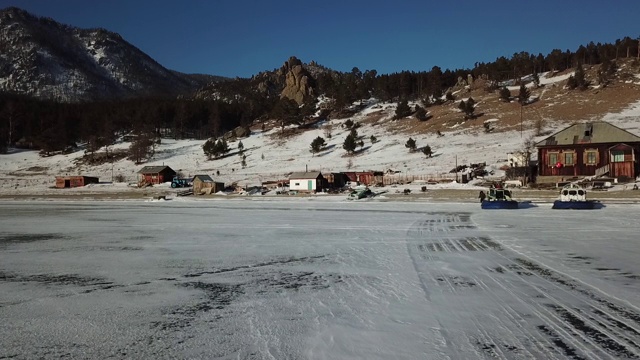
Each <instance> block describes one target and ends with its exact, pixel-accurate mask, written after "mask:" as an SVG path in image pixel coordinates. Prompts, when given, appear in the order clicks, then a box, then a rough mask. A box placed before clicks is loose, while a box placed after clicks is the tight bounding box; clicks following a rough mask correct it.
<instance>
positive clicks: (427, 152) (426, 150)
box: [422, 145, 433, 158]
mask: <svg viewBox="0 0 640 360" xmlns="http://www.w3.org/2000/svg"><path fill="white" fill-rule="evenodd" d="M422 153H423V154H424V155H425V156H426V157H429V158H430V157H431V156H433V152H432V151H431V146H429V145H427V146H425V147H424V148H422Z"/></svg>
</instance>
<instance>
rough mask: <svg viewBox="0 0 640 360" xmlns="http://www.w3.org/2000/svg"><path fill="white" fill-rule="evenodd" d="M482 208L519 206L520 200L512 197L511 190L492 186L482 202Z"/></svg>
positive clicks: (509, 208) (514, 207)
mask: <svg viewBox="0 0 640 360" xmlns="http://www.w3.org/2000/svg"><path fill="white" fill-rule="evenodd" d="M480 207H481V208H482V209H507V210H513V209H517V208H518V202H517V201H516V200H513V198H512V197H511V191H509V190H507V189H502V188H496V187H494V186H492V187H491V188H490V189H489V194H488V195H487V197H486V199H482V201H481V202H480Z"/></svg>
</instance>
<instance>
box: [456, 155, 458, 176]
mask: <svg viewBox="0 0 640 360" xmlns="http://www.w3.org/2000/svg"><path fill="white" fill-rule="evenodd" d="M456 182H458V155H456Z"/></svg>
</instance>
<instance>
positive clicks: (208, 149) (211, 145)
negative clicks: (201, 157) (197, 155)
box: [202, 139, 216, 160]
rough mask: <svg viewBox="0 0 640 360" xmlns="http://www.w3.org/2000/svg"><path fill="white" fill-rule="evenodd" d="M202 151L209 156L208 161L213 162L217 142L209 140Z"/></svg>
mask: <svg viewBox="0 0 640 360" xmlns="http://www.w3.org/2000/svg"><path fill="white" fill-rule="evenodd" d="M202 151H204V154H205V155H206V156H207V159H209V160H211V159H213V158H214V157H215V156H216V155H215V153H216V142H215V140H213V139H209V140H207V141H205V142H204V144H203V145H202Z"/></svg>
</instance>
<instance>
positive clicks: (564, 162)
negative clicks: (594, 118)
mask: <svg viewBox="0 0 640 360" xmlns="http://www.w3.org/2000/svg"><path fill="white" fill-rule="evenodd" d="M536 147H537V149H538V177H537V182H538V183H545V182H559V181H562V180H563V179H566V178H575V177H588V176H594V175H595V176H607V177H611V178H619V179H623V180H624V179H635V178H636V177H637V176H638V175H639V170H640V169H639V166H638V160H637V157H636V154H638V152H640V137H638V136H636V135H634V134H632V133H630V132H628V131H626V130H624V129H621V128H619V127H616V126H614V125H611V124H609V123H607V122H604V121H598V122H587V123H581V124H573V125H571V126H569V127H567V128H565V129H564V130H561V131H559V132H557V133H555V134H553V135H551V136H549V137H548V138H546V139H544V140H542V141H540V142H539V143H537V144H536Z"/></svg>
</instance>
